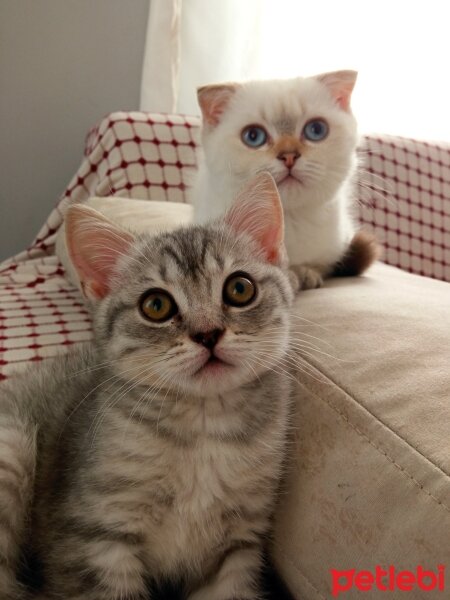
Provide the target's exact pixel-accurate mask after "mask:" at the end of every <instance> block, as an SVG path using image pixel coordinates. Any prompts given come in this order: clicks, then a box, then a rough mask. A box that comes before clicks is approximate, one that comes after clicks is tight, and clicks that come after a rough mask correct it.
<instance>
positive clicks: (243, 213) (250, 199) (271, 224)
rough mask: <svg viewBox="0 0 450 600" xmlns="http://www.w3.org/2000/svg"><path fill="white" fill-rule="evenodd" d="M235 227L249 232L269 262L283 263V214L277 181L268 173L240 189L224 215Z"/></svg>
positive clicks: (258, 176) (262, 174) (226, 221)
mask: <svg viewBox="0 0 450 600" xmlns="http://www.w3.org/2000/svg"><path fill="white" fill-rule="evenodd" d="M224 221H225V223H227V225H229V226H230V227H232V228H233V229H234V230H235V231H239V232H243V233H247V234H248V235H250V236H251V237H252V238H253V239H254V240H255V241H256V242H257V243H258V244H259V246H260V248H261V250H263V252H264V254H265V256H266V259H267V261H268V262H270V263H273V264H278V265H283V266H284V263H285V260H286V251H285V249H284V243H283V242H284V218H283V207H282V206H281V200H280V195H279V193H278V189H277V185H276V183H275V181H274V179H273V177H272V175H270V174H269V173H264V172H263V173H260V174H259V175H257V176H256V177H254V178H253V179H251V180H250V181H249V182H248V183H247V184H246V185H245V187H244V188H243V189H242V190H241V191H240V192H239V194H238V196H237V198H236V200H235V201H234V203H233V205H232V206H231V208H230V209H229V210H228V211H227V213H226V214H225V217H224Z"/></svg>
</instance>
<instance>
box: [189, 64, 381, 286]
mask: <svg viewBox="0 0 450 600" xmlns="http://www.w3.org/2000/svg"><path fill="white" fill-rule="evenodd" d="M356 75H357V74H356V72H355V71H338V72H334V73H326V74H323V75H318V76H315V77H306V78H301V77H299V78H296V79H288V80H281V81H251V82H247V83H242V84H236V83H229V84H219V85H208V86H204V87H201V88H200V89H199V90H198V100H199V104H200V107H201V110H202V115H203V132H202V140H203V153H204V157H203V160H202V161H201V164H200V168H199V173H198V177H197V181H196V185H195V186H194V191H193V198H192V201H193V204H194V208H195V212H194V220H195V221H196V222H203V221H204V220H208V219H210V218H211V217H217V216H218V215H220V214H222V213H223V212H224V211H225V210H226V209H227V207H228V206H229V205H230V203H231V202H232V200H233V198H234V197H235V194H236V190H237V189H239V188H240V187H241V186H242V184H243V182H244V181H246V180H248V179H250V178H251V177H253V176H254V174H255V173H259V172H261V171H268V172H269V173H271V174H272V175H273V177H274V179H275V181H276V182H277V185H278V191H279V193H280V196H281V200H282V203H283V208H284V214H285V223H286V247H287V252H288V255H289V261H290V264H291V268H292V269H293V270H294V271H295V272H296V274H297V276H298V278H299V286H300V287H301V288H304V289H305V288H311V287H317V286H320V285H322V283H323V282H322V279H323V278H324V277H327V276H330V275H333V274H335V275H338V274H339V275H358V274H360V273H361V272H363V271H364V270H365V269H366V268H367V267H368V266H369V265H370V264H371V263H372V262H373V261H374V260H375V258H376V257H377V246H376V243H375V240H374V238H373V237H372V236H370V235H369V234H368V233H364V232H357V233H356V234H355V225H354V221H353V217H352V208H353V198H352V189H351V188H352V180H353V177H354V174H355V167H356V146H357V142H358V135H357V126H356V120H355V118H354V116H353V114H352V112H351V110H350V98H351V93H352V90H353V87H354V85H355V82H356Z"/></svg>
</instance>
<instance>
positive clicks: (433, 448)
mask: <svg viewBox="0 0 450 600" xmlns="http://www.w3.org/2000/svg"><path fill="white" fill-rule="evenodd" d="M295 315H297V316H298V317H301V318H294V320H295V322H296V328H297V330H298V332H299V333H297V334H296V338H297V339H298V340H299V342H300V343H303V342H304V343H307V345H308V346H311V345H315V346H317V347H318V348H319V349H320V351H321V353H319V352H316V351H315V350H312V349H311V348H307V349H306V350H305V352H306V353H307V354H305V355H304V359H303V360H304V361H305V365H306V367H305V369H306V371H307V372H301V371H298V373H297V383H296V385H295V409H296V410H295V417H294V423H293V426H294V430H293V442H292V456H293V458H292V461H291V464H290V468H289V473H288V476H287V481H286V485H285V492H284V493H283V494H282V500H281V505H280V507H279V510H278V513H277V519H276V529H275V543H274V550H273V552H274V559H275V562H276V565H277V566H278V568H279V570H280V572H281V573H282V575H283V577H284V578H285V580H286V581H287V583H288V585H289V587H290V589H291V591H292V592H293V593H294V595H295V597H296V598H302V599H304V600H316V599H317V598H322V599H324V598H326V599H328V598H332V597H333V596H332V593H331V574H330V569H338V570H347V569H353V568H354V569H356V570H357V571H359V570H370V571H372V572H374V569H375V566H376V565H381V566H382V567H383V568H385V567H389V565H394V566H395V568H396V569H397V570H403V569H406V570H410V571H415V570H416V567H417V566H418V565H421V566H423V567H426V568H428V569H432V570H434V571H435V572H436V571H437V565H438V564H443V565H447V569H448V570H450V368H449V367H450V285H449V284H448V283H443V282H439V281H435V280H431V279H426V278H422V277H418V276H415V275H410V274H408V273H405V272H403V271H399V270H397V269H395V268H393V267H388V266H386V265H376V266H375V267H373V268H372V269H371V270H370V271H369V273H368V274H367V275H366V276H365V277H361V278H358V279H355V278H352V279H341V280H332V281H329V282H327V285H326V288H324V289H318V290H310V291H306V292H303V293H302V294H301V295H300V296H299V298H298V300H297V302H296V305H295ZM303 319H308V320H309V321H306V320H303ZM310 321H312V322H313V323H316V324H317V325H313V324H312V323H311V322H310ZM302 333H304V334H308V335H305V336H302ZM308 336H315V337H317V338H320V340H322V342H319V341H318V340H317V339H315V338H313V337H308ZM447 579H448V583H447V587H446V589H447V592H437V591H430V592H424V591H421V590H420V589H417V588H414V591H411V592H409V593H406V592H400V591H393V592H383V591H377V590H376V589H375V588H374V589H373V590H372V591H370V592H366V593H362V592H361V591H358V590H357V589H355V588H353V589H352V590H349V591H347V592H345V593H342V594H340V595H339V596H338V597H339V598H343V599H353V598H364V597H366V598H368V600H369V599H376V598H380V599H386V598H395V599H396V598H400V597H401V598H403V597H406V598H411V599H417V600H419V599H420V600H422V599H423V600H426V599H429V600H433V599H435V598H436V599H441V600H443V599H444V598H449V597H450V596H449V594H450V572H449V573H448V574H447Z"/></svg>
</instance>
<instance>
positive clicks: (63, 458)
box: [0, 223, 293, 600]
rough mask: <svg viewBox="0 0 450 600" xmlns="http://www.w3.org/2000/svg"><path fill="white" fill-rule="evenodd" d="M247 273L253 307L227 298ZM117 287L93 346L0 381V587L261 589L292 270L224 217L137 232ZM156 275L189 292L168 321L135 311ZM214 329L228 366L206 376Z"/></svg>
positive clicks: (122, 592) (132, 597) (200, 595)
mask: <svg viewBox="0 0 450 600" xmlns="http://www.w3.org/2000/svg"><path fill="white" fill-rule="evenodd" d="M99 260H101V252H100V255H99ZM236 271H244V272H246V273H248V274H250V275H251V277H252V278H253V280H254V281H255V283H256V285H257V297H256V300H255V301H254V303H252V304H250V305H249V306H248V307H245V308H241V309H239V308H233V307H229V306H225V305H224V304H223V300H222V288H223V284H224V281H225V279H226V278H227V276H228V275H229V274H230V273H233V272H236ZM108 285H109V288H110V289H109V292H108V294H107V295H106V296H105V297H104V298H102V299H101V300H100V301H98V302H96V303H93V305H92V311H93V320H94V333H95V335H94V340H95V341H94V343H93V344H92V345H90V346H88V347H86V348H84V349H82V350H80V351H78V352H75V353H73V354H71V355H70V356H68V357H62V358H58V359H56V360H54V361H53V362H51V363H46V364H45V365H40V366H39V367H36V369H35V370H34V371H33V372H32V373H31V372H30V373H28V374H27V375H26V376H24V377H18V378H17V379H16V380H15V381H14V383H13V385H12V386H11V387H10V388H2V392H1V394H2V395H1V399H0V446H1V450H0V456H1V457H2V460H1V461H0V509H1V520H0V569H1V570H2V572H1V576H0V598H2V600H3V599H4V600H17V599H19V598H20V599H22V598H28V594H30V596H32V597H38V598H42V599H44V598H45V600H62V599H63V598H64V599H65V600H82V599H83V600H115V599H117V600H119V599H125V598H126V599H127V600H144V599H145V600H150V599H153V598H156V597H157V594H156V591H155V590H157V589H159V588H161V587H163V586H164V585H165V584H167V583H168V582H169V583H170V585H172V586H176V585H178V586H180V587H182V588H183V590H184V593H185V594H186V597H188V598H189V600H232V599H235V598H239V599H240V600H256V599H257V598H260V597H261V593H260V589H259V583H258V576H259V571H260V567H261V555H262V549H263V545H264V540H265V539H266V537H267V535H269V533H270V520H271V515H272V512H273V508H274V503H275V501H276V489H277V485H278V481H279V477H280V473H281V470H282V463H283V453H284V447H285V437H286V428H287V422H288V414H289V382H288V377H287V376H286V375H285V374H284V370H283V369H282V368H281V367H280V365H283V361H284V360H285V355H286V352H287V348H288V343H289V307H290V305H291V302H292V297H293V292H292V288H291V285H290V283H289V279H288V274H287V272H286V271H285V270H284V269H282V268H281V267H280V266H278V265H277V264H271V263H270V262H268V261H267V260H266V257H265V256H264V254H263V253H262V252H261V248H260V247H258V245H257V244H256V243H255V242H254V241H253V240H252V239H250V238H249V237H248V236H247V235H245V233H236V232H235V231H233V230H232V229H231V228H230V227H227V226H225V225H224V224H220V223H218V224H215V225H210V226H197V227H192V228H188V229H183V230H179V231H177V232H174V233H169V234H163V235H160V236H159V237H155V238H145V237H140V238H138V239H137V240H136V241H135V242H134V244H132V247H131V248H130V251H129V253H128V254H127V255H124V256H122V257H121V258H120V260H119V261H118V266H117V269H116V271H115V272H114V277H113V278H112V280H111V281H110V282H109V283H108ZM154 287H156V288H162V289H165V290H167V291H169V292H170V293H171V294H172V296H173V297H174V299H175V300H176V302H177V304H178V307H179V314H178V315H176V316H175V317H174V318H173V319H172V320H171V321H169V322H166V323H163V324H153V323H149V322H148V321H146V320H144V318H143V317H142V316H141V314H140V313H139V310H138V308H137V304H138V301H139V298H140V297H141V295H142V293H143V292H145V291H146V290H148V289H149V288H154ZM205 327H207V328H208V327H210V328H211V327H219V328H221V329H224V331H225V333H224V334H223V336H222V338H221V341H220V345H221V348H222V352H223V353H224V355H226V356H228V357H229V361H230V363H232V364H231V366H229V367H227V369H228V370H227V371H226V373H225V374H220V373H219V375H216V376H214V375H207V376H201V377H200V376H197V375H195V373H194V369H193V365H194V363H195V361H196V360H197V361H198V356H197V354H198V352H200V349H199V348H198V347H197V346H198V345H196V344H195V343H194V342H193V341H192V340H191V339H190V337H189V336H190V335H191V334H192V332H193V331H198V330H201V331H205V329H204V328H205ZM20 549H22V551H23V554H24V555H27V556H31V557H33V561H32V567H31V570H32V575H33V577H34V583H35V588H34V589H32V590H30V589H29V590H28V592H27V594H23V590H22V589H21V588H20V587H19V584H18V583H16V573H18V572H20V569H21V559H20ZM36 565H39V567H38V566H36ZM33 568H34V569H35V571H34V572H33ZM32 579H33V578H32Z"/></svg>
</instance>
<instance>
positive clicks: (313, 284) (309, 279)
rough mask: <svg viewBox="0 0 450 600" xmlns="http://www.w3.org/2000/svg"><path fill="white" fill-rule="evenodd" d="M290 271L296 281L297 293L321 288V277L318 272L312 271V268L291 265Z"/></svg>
mask: <svg viewBox="0 0 450 600" xmlns="http://www.w3.org/2000/svg"><path fill="white" fill-rule="evenodd" d="M291 271H292V272H293V274H294V275H295V276H296V277H297V279H298V286H297V289H298V291H300V290H312V289H315V288H319V287H322V286H323V278H322V275H321V274H320V273H319V271H317V270H316V269H313V268H312V267H306V266H305V265H293V266H291ZM291 280H292V276H291Z"/></svg>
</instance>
